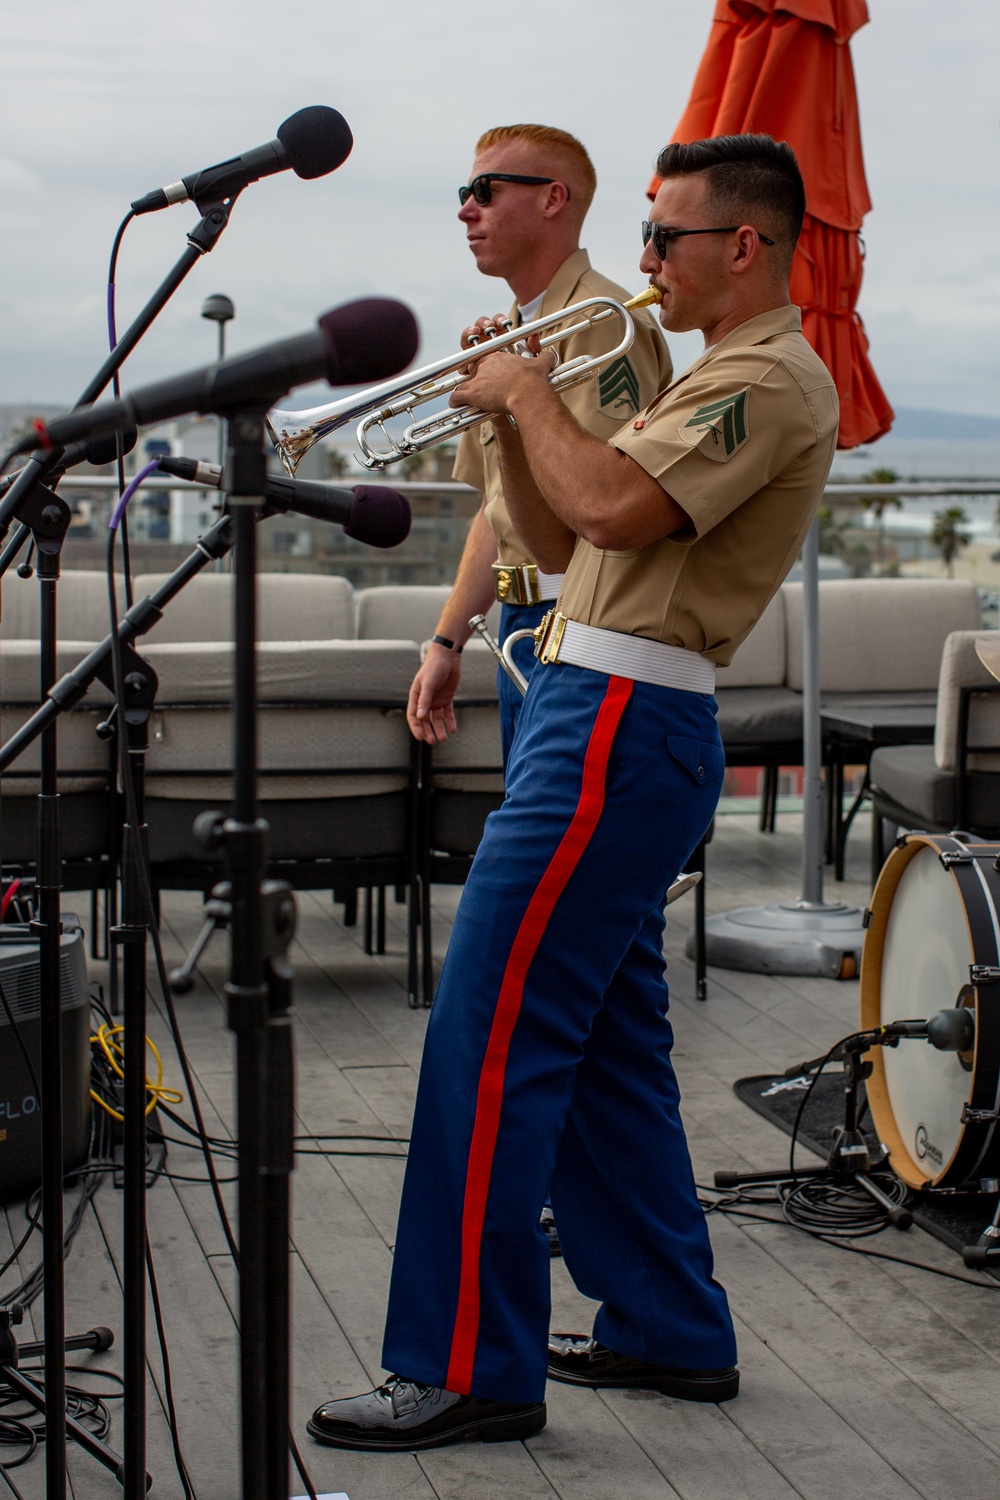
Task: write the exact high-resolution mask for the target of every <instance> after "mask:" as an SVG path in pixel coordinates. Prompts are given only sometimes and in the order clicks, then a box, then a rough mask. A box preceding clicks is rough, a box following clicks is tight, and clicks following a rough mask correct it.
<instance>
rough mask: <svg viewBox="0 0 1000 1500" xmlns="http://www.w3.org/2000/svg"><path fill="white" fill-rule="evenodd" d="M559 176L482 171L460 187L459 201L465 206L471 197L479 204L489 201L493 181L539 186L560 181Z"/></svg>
mask: <svg viewBox="0 0 1000 1500" xmlns="http://www.w3.org/2000/svg"><path fill="white" fill-rule="evenodd" d="M558 181H559V179H558V177H521V176H519V175H518V174H517V173H516V172H482V173H480V175H479V176H478V177H473V179H472V181H471V182H470V183H469V185H468V187H460V188H459V190H458V201H459V203H461V204H462V206H463V207H464V206H465V204H466V203H468V201H469V199H470V198H475V200H476V202H477V203H479V204H484V203H489V201H490V199H491V198H492V197H493V189H492V188H491V186H490V183H491V182H527V183H530V184H531V185H532V186H533V187H537V186H539V185H540V184H542V183H545V182H558ZM569 196H570V193H569V188H567V189H566V197H567V199H568V198H569Z"/></svg>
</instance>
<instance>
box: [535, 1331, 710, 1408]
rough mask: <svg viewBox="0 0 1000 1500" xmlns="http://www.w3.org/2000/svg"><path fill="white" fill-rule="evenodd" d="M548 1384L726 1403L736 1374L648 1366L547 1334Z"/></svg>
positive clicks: (579, 1339) (572, 1336) (576, 1338)
mask: <svg viewBox="0 0 1000 1500" xmlns="http://www.w3.org/2000/svg"><path fill="white" fill-rule="evenodd" d="M549 1379H550V1380H561V1381H563V1382H564V1384H566V1385H589V1386H593V1387H595V1388H598V1387H600V1388H604V1387H612V1388H614V1389H616V1390H641V1391H659V1392H660V1394H661V1395H663V1396H674V1397H676V1398H678V1399H679V1400H681V1401H731V1400H732V1398H733V1397H734V1396H736V1395H738V1394H739V1389H740V1372H739V1370H738V1369H737V1368H736V1366H735V1365H733V1366H732V1367H731V1368H730V1369H728V1370H679V1369H675V1368H674V1366H673V1365H654V1364H651V1363H650V1362H649V1361H648V1360H645V1359H633V1358H632V1357H631V1355H628V1354H616V1353H615V1351H614V1349H606V1348H605V1347H604V1345H603V1344H599V1343H598V1342H597V1340H596V1339H589V1338H587V1337H586V1335H585V1334H582V1333H552V1334H550V1335H549Z"/></svg>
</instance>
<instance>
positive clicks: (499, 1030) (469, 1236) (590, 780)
mask: <svg viewBox="0 0 1000 1500" xmlns="http://www.w3.org/2000/svg"><path fill="white" fill-rule="evenodd" d="M631 693H632V682H631V680H630V679H629V678H625V677H612V678H611V679H610V680H609V682H608V688H607V692H606V693H605V695H604V699H603V701H602V703H601V706H600V708H599V709H598V711H597V717H596V719H595V720H594V727H593V729H592V730H591V732H590V740H589V743H588V745H587V751H586V755H585V756H584V762H583V777H582V780H581V785H580V800H579V801H578V803H577V805H576V811H575V812H574V814H573V817H572V819H571V820H570V824H569V827H568V828H567V829H566V832H565V833H564V834H563V836H562V839H561V840H560V843H559V847H558V849H557V850H556V852H555V854H554V855H553V856H552V859H551V860H550V862H549V864H548V867H547V868H546V870H545V873H544V874H543V876H542V878H541V880H540V881H539V882H538V885H537V886H536V887H535V891H534V894H533V895H532V897H531V900H530V901H529V902H528V907H527V910H526V911H525V913H524V916H523V917H522V918H521V925H520V927H519V928H518V930H517V936H516V937H515V938H514V942H513V944H512V945H511V950H510V954H509V955H508V958H507V965H506V968H505V969H504V975H503V980H502V982H501V985H500V994H499V996H498V998H497V1007H496V1010H495V1012H494V1015H493V1025H492V1027H491V1029H490V1036H489V1041H488V1042H487V1044H486V1053H485V1056H484V1058H483V1066H482V1070H481V1072H480V1075H479V1090H478V1093H477V1095H476V1114H475V1119H474V1121H473V1126H472V1141H471V1144H470V1146H469V1165H468V1168H467V1171H466V1177H465V1198H464V1203H463V1209H462V1266H461V1273H460V1276H459V1284H458V1308H457V1311H456V1314H455V1329H454V1333H453V1334H452V1340H451V1354H450V1357H449V1361H448V1376H447V1381H446V1389H447V1390H449V1391H457V1392H458V1393H460V1394H462V1395H467V1394H468V1392H469V1389H470V1386H471V1384H472V1369H473V1365H474V1363H475V1358H476V1342H477V1340H478V1337H479V1310H480V1293H479V1252H480V1247H481V1244H482V1236H483V1223H484V1220H485V1218H486V1201H487V1198H488V1196H489V1189H490V1174H491V1172H492V1169H493V1156H494V1152H495V1150H496V1142H497V1134H498V1131H499V1129H500V1109H501V1106H502V1104H503V1086H504V1075H505V1072H506V1068H507V1054H508V1051H509V1048H510V1039H511V1035H512V1034H513V1031H514V1025H515V1023H516V1021H517V1017H518V1014H519V1012H520V1009H521V1001H522V998H523V995H524V981H525V979H526V977H527V973H528V968H529V966H530V964H531V961H532V959H533V958H534V956H535V954H536V952H537V951H538V945H539V943H540V942H541V941H542V938H543V937H544V935H545V929H546V927H547V925H548V921H549V918H550V916H551V915H552V911H553V908H554V907H555V904H556V902H557V901H558V899H559V897H560V896H561V895H562V893H563V891H564V890H565V888H566V884H567V882H568V881H569V878H570V876H571V875H572V874H573V871H574V870H575V869H576V867H577V865H578V864H579V862H580V860H581V858H582V857H583V854H584V851H585V850H586V848H587V845H588V843H589V842H590V840H591V838H592V837H593V834H594V830H595V829H596V827H597V824H598V821H599V819H600V816H601V812H602V811H603V808H604V787H605V779H606V776H607V769H608V758H609V756H610V754H611V746H612V744H613V743H614V738H615V733H616V731H617V729H618V724H619V722H620V720H621V716H622V714H623V713H624V711H625V705H626V704H627V703H628V700H629V697H630V696H631Z"/></svg>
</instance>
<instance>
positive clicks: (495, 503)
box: [452, 250, 672, 567]
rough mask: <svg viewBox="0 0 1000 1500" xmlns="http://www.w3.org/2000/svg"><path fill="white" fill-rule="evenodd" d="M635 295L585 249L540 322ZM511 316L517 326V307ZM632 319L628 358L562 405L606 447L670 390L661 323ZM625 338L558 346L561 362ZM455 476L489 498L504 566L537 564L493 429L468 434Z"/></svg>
mask: <svg viewBox="0 0 1000 1500" xmlns="http://www.w3.org/2000/svg"><path fill="white" fill-rule="evenodd" d="M640 290H641V288H640ZM632 295H633V294H632V293H631V292H626V291H624V290H623V289H622V288H621V287H620V286H618V285H616V283H615V282H613V281H609V280H608V278H607V277H606V276H601V275H600V274H599V273H598V272H597V271H594V270H592V269H591V266H590V258H589V256H588V255H587V252H586V250H576V251H574V253H573V254H572V255H571V256H570V257H569V259H568V260H565V261H563V263H562V265H561V266H560V267H559V269H558V271H557V272H556V274H555V276H554V277H553V278H552V282H551V284H550V285H549V287H548V288H547V289H546V292H545V295H544V297H543V298H542V305H541V308H540V310H539V314H538V315H539V317H546V316H547V315H548V314H549V313H553V312H559V311H560V310H561V309H562V308H564V307H570V306H572V305H573V303H575V302H582V301H584V300H585V299H586V298H588V297H613V298H614V299H615V301H616V302H627V301H628V299H629V297H630V296H632ZM510 316H511V318H513V319H515V320H516V319H517V306H516V304H515V306H514V307H513V308H512V309H511V312H510ZM632 317H633V318H634V320H635V330H636V332H635V340H634V342H633V344H632V347H631V348H630V349H629V351H628V353H627V354H623V355H620V356H619V357H618V359H616V360H614V361H613V362H612V363H611V364H610V365H607V366H605V368H604V369H603V370H601V371H600V373H599V374H598V375H597V376H595V377H594V378H593V379H591V380H588V381H585V382H584V383H583V384H581V385H575V386H572V387H571V388H570V389H569V390H568V391H566V392H565V393H564V394H563V398H562V399H563V402H564V403H565V405H566V406H567V408H568V409H569V410H570V411H571V412H572V413H573V416H574V417H575V418H576V420H577V421H578V422H579V424H580V426H581V427H582V428H583V429H584V430H585V431H586V432H589V433H591V434H592V435H593V436H594V437H597V438H600V439H601V440H602V441H604V440H606V439H609V438H611V437H612V436H613V435H614V433H616V432H617V431H618V429H619V428H620V427H621V425H622V423H623V422H626V421H628V420H630V419H631V418H633V417H636V416H638V414H639V412H640V411H641V410H642V408H643V407H644V406H646V405H647V403H648V402H650V401H652V399H653V397H654V396H655V395H656V394H657V392H658V391H662V390H663V389H664V387H665V386H667V385H669V383H670V377H671V374H672V370H671V365H670V354H669V352H668V350H667V346H666V343H665V342H664V339H663V335H662V333H661V332H660V328H659V325H658V323H657V322H656V321H655V319H654V318H653V317H652V316H651V314H650V311H649V309H648V308H642V309H640V310H639V311H637V312H634V313H633V314H632ZM620 339H621V319H620V318H609V319H607V321H606V322H604V323H597V324H595V325H593V326H592V327H589V328H587V329H585V330H584V331H582V332H580V333H577V334H573V336H572V337H571V338H569V339H567V340H566V341H565V343H562V344H559V345H558V346H557V351H558V354H559V359H560V362H561V363H563V364H565V363H566V362H567V361H568V360H570V359H575V358H576V357H577V355H581V354H583V355H588V356H589V355H592V354H599V353H603V352H604V351H605V350H607V349H613V348H614V346H615V345H616V344H617V343H618V342H619V341H620ZM452 477H453V478H454V479H458V480H461V481H462V483H463V484H471V485H472V486H473V488H475V489H477V490H481V491H482V492H483V494H484V495H485V496H486V517H487V520H488V521H489V523H490V525H491V527H492V528H493V533H494V535H495V537H496V539H497V555H498V560H499V561H500V562H502V563H507V564H509V565H510V566H512V567H517V566H520V565H521V564H522V563H529V562H533V561H534V559H533V558H532V557H531V555H530V554H529V553H528V552H527V551H526V549H525V546H524V543H523V542H522V541H521V538H520V537H519V536H518V534H517V532H516V531H515V530H514V527H513V525H512V523H511V519H510V516H509V515H508V513H507V506H506V504H505V503H504V498H503V488H502V486H501V483H500V462H499V459H498V458H497V445H496V439H495V438H494V436H493V427H492V424H491V423H489V422H483V423H482V424H481V425H480V426H479V427H473V428H472V429H471V430H470V431H468V432H464V433H463V434H462V436H461V438H460V439H459V444H458V453H457V454H456V457H455V467H454V469H453V471H452Z"/></svg>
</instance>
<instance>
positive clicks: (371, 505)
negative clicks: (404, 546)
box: [344, 484, 410, 547]
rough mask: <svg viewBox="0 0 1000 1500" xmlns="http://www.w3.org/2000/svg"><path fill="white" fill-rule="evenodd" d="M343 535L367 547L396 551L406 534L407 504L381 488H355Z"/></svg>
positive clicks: (402, 499)
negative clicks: (392, 548) (394, 549)
mask: <svg viewBox="0 0 1000 1500" xmlns="http://www.w3.org/2000/svg"><path fill="white" fill-rule="evenodd" d="M344 532H345V534H346V535H347V536H352V537H353V538H354V540H355V541H356V542H366V543H367V545H368V546H369V547H398V546H399V544H400V542H405V541H406V538H407V537H408V536H409V534H410V502H409V501H408V500H407V498H406V496H405V495H401V494H400V493H399V491H398V490H390V489H387V488H386V486H385V485H384V484H356V485H355V486H354V503H353V505H352V506H351V513H350V515H349V516H348V518H347V520H346V521H345V522H344Z"/></svg>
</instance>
